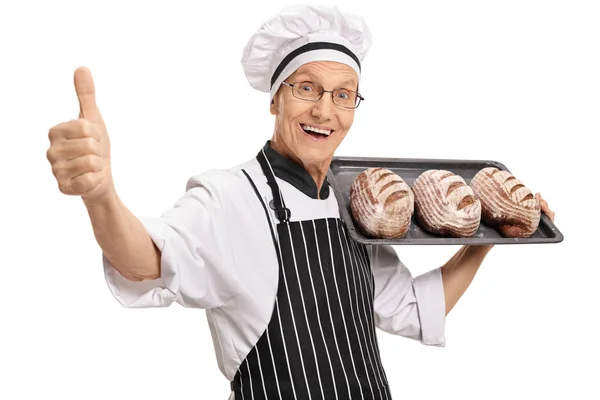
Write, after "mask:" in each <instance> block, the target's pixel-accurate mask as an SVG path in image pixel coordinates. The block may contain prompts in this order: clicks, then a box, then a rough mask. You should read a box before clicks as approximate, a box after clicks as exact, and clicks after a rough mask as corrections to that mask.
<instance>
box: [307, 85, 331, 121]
mask: <svg viewBox="0 0 600 400" xmlns="http://www.w3.org/2000/svg"><path fill="white" fill-rule="evenodd" d="M333 107H335V105H334V104H333V98H332V97H331V93H329V92H325V93H323V96H321V98H320V99H319V101H317V102H315V103H314V105H313V108H312V116H313V117H315V118H316V119H319V120H328V119H329V118H330V117H331V113H332V109H333Z"/></svg>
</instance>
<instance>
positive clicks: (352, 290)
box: [335, 220, 374, 399]
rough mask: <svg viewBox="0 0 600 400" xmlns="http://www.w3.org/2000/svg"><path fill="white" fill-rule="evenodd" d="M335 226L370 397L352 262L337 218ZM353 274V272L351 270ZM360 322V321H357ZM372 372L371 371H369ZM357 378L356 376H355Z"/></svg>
mask: <svg viewBox="0 0 600 400" xmlns="http://www.w3.org/2000/svg"><path fill="white" fill-rule="evenodd" d="M335 223H336V227H337V232H338V240H339V245H340V250H341V253H342V259H343V262H344V271H345V275H346V284H347V289H348V292H347V293H348V303H349V304H350V315H352V322H353V326H354V330H353V332H354V333H356V336H357V340H356V341H357V342H358V346H359V349H360V356H361V359H362V364H359V365H360V366H363V368H362V369H361V371H360V372H361V374H362V373H363V372H364V373H365V376H366V377H367V382H368V384H369V392H370V393H371V397H372V396H373V394H374V392H373V385H372V384H371V377H370V376H369V375H370V374H369V372H370V371H367V370H366V368H365V366H366V365H368V364H367V362H366V359H365V352H364V349H363V343H364V341H365V337H364V330H363V337H360V331H359V329H358V326H357V325H356V315H357V313H358V308H356V309H355V308H354V301H352V299H356V284H355V282H354V279H352V282H351V281H350V276H349V275H348V264H349V265H350V270H353V268H352V263H351V260H350V254H349V252H348V248H347V247H344V245H343V244H342V236H344V232H343V230H342V229H341V227H340V225H339V224H338V222H337V220H336V222H335ZM346 260H348V263H346ZM352 273H353V274H354V272H352ZM359 324H360V321H359ZM371 373H372V372H371ZM357 379H358V377H357ZM361 398H363V399H364V392H361Z"/></svg>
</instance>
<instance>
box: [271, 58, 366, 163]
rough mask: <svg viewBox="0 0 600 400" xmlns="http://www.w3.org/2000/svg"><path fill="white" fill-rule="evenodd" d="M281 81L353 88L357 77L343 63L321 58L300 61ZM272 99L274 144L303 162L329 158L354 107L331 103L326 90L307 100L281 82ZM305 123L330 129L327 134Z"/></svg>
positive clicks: (344, 129)
mask: <svg viewBox="0 0 600 400" xmlns="http://www.w3.org/2000/svg"><path fill="white" fill-rule="evenodd" d="M285 82H287V83H290V84H292V83H294V82H313V83H317V84H319V85H321V86H322V87H323V88H324V89H325V90H334V89H338V88H345V89H348V90H351V91H356V90H357V85H358V77H357V75H356V72H355V71H354V70H353V69H352V68H351V67H350V66H348V65H346V64H341V63H336V62H332V61H322V62H311V63H308V64H304V65H303V66H302V67H300V68H299V69H298V70H297V71H296V72H294V74H292V76H290V77H289V78H288V79H286V80H285ZM273 101H274V104H271V113H272V114H273V115H276V119H275V142H276V145H277V146H276V148H277V150H279V151H282V152H283V153H284V155H286V156H288V157H291V158H292V159H294V160H295V161H296V162H298V163H299V164H301V165H303V166H305V165H307V164H308V165H313V164H317V165H322V164H324V163H326V162H329V161H330V160H331V158H332V157H333V154H334V152H335V150H336V149H337V148H338V146H339V145H340V143H341V142H342V140H344V137H345V136H346V133H348V130H349V129H350V127H351V126H352V122H353V121H354V110H353V109H344V108H341V107H339V106H337V105H335V104H334V103H333V100H332V97H331V93H328V92H326V93H323V96H322V97H321V99H320V100H319V101H317V102H310V101H306V100H302V99H299V98H296V97H294V95H293V94H292V88H291V87H288V86H286V85H282V86H281V87H280V88H279V90H278V92H277V93H276V95H275V97H274V98H273ZM309 127H313V128H317V129H324V130H330V131H333V132H332V133H331V134H330V135H329V136H325V135H320V134H318V133H314V132H312V133H309V132H307V131H306V129H307V128H309ZM309 129H310V128H309Z"/></svg>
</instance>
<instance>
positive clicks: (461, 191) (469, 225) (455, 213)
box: [412, 169, 481, 237]
mask: <svg viewBox="0 0 600 400" xmlns="http://www.w3.org/2000/svg"><path fill="white" fill-rule="evenodd" d="M412 190H413V193H414V195H415V214H416V217H417V222H418V223H419V225H420V226H421V227H422V228H423V229H425V230H426V231H428V232H431V233H434V234H437V235H440V236H449V237H469V236H472V235H473V234H474V233H475V232H477V229H479V223H480V221H481V203H480V202H479V200H477V198H476V197H475V194H474V193H473V190H472V189H471V188H470V187H469V186H468V185H467V184H466V182H465V180H464V179H463V178H462V177H461V176H460V175H456V174H454V173H453V172H451V171H446V170H443V169H430V170H427V171H425V172H423V173H422V174H421V175H419V177H418V178H417V179H415V182H414V184H413V186H412Z"/></svg>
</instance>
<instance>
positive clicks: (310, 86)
mask: <svg viewBox="0 0 600 400" xmlns="http://www.w3.org/2000/svg"><path fill="white" fill-rule="evenodd" d="M282 83H283V84H284V85H286V86H289V87H291V88H292V94H293V95H294V97H295V98H297V99H300V100H306V101H312V102H316V101H319V100H321V97H323V94H324V93H325V92H327V93H331V99H332V100H333V104H335V105H336V106H339V107H343V108H348V109H355V108H357V107H358V105H359V104H360V102H361V100H364V99H365V98H364V97H362V96H361V95H360V93H358V92H353V91H352V90H348V89H343V88H340V89H335V90H325V89H324V88H323V86H321V85H319V84H318V83H313V82H294V83H287V82H282Z"/></svg>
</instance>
